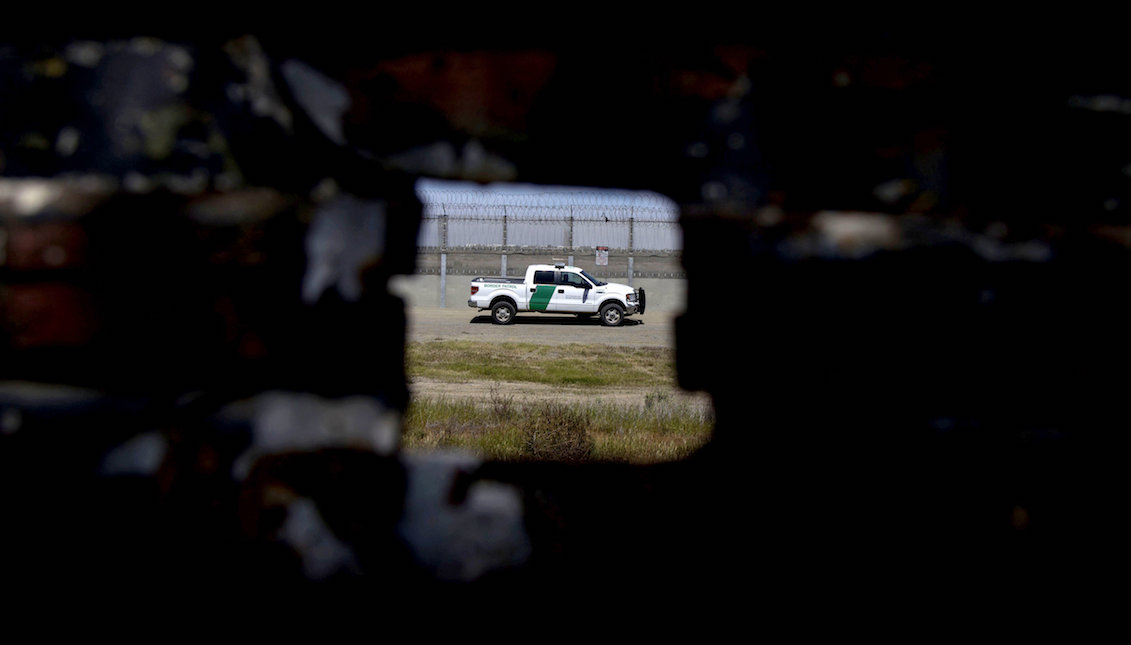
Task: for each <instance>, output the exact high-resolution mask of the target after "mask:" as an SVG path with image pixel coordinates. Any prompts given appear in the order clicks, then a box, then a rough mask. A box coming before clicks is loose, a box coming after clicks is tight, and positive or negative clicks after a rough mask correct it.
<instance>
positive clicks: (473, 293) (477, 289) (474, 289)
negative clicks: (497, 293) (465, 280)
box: [471, 287, 479, 296]
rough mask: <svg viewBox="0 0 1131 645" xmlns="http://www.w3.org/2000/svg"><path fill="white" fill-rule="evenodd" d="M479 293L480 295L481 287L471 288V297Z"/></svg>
mask: <svg viewBox="0 0 1131 645" xmlns="http://www.w3.org/2000/svg"><path fill="white" fill-rule="evenodd" d="M477 293H479V287H472V288H471V295H473V296H474V295H475V294H477Z"/></svg>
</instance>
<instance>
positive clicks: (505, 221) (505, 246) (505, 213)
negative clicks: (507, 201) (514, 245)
mask: <svg viewBox="0 0 1131 645" xmlns="http://www.w3.org/2000/svg"><path fill="white" fill-rule="evenodd" d="M502 265H503V266H502V273H500V274H499V275H501V276H503V277H504V278H505V277H507V207H506V206H503V253H502Z"/></svg>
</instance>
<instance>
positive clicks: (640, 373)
mask: <svg viewBox="0 0 1131 645" xmlns="http://www.w3.org/2000/svg"><path fill="white" fill-rule="evenodd" d="M406 368H407V370H408V374H409V378H412V377H414V376H417V377H426V378H432V379H437V380H442V381H451V382H460V381H476V380H481V381H517V382H529V383H542V384H546V385H578V386H584V387H595V388H599V387H605V386H629V387H644V388H647V387H662V386H665V385H670V384H672V383H674V382H675V357H674V354H673V352H672V351H671V350H667V349H664V348H657V347H624V348H619V347H610V346H608V345H593V344H583V343H571V344H566V345H538V344H535V343H485V342H477V341H462V340H449V341H431V342H419V343H409V345H408V347H407V355H406Z"/></svg>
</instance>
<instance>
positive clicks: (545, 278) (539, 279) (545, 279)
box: [534, 271, 556, 284]
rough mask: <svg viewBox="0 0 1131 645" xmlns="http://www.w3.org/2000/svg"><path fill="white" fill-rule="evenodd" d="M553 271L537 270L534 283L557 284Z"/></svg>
mask: <svg viewBox="0 0 1131 645" xmlns="http://www.w3.org/2000/svg"><path fill="white" fill-rule="evenodd" d="M555 283H556V280H554V272H553V271H535V272H534V284H555Z"/></svg>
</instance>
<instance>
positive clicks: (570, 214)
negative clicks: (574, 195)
mask: <svg viewBox="0 0 1131 645" xmlns="http://www.w3.org/2000/svg"><path fill="white" fill-rule="evenodd" d="M573 250H574V249H573V206H572V205H571V206H570V207H569V265H570V266H574V263H573Z"/></svg>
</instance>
